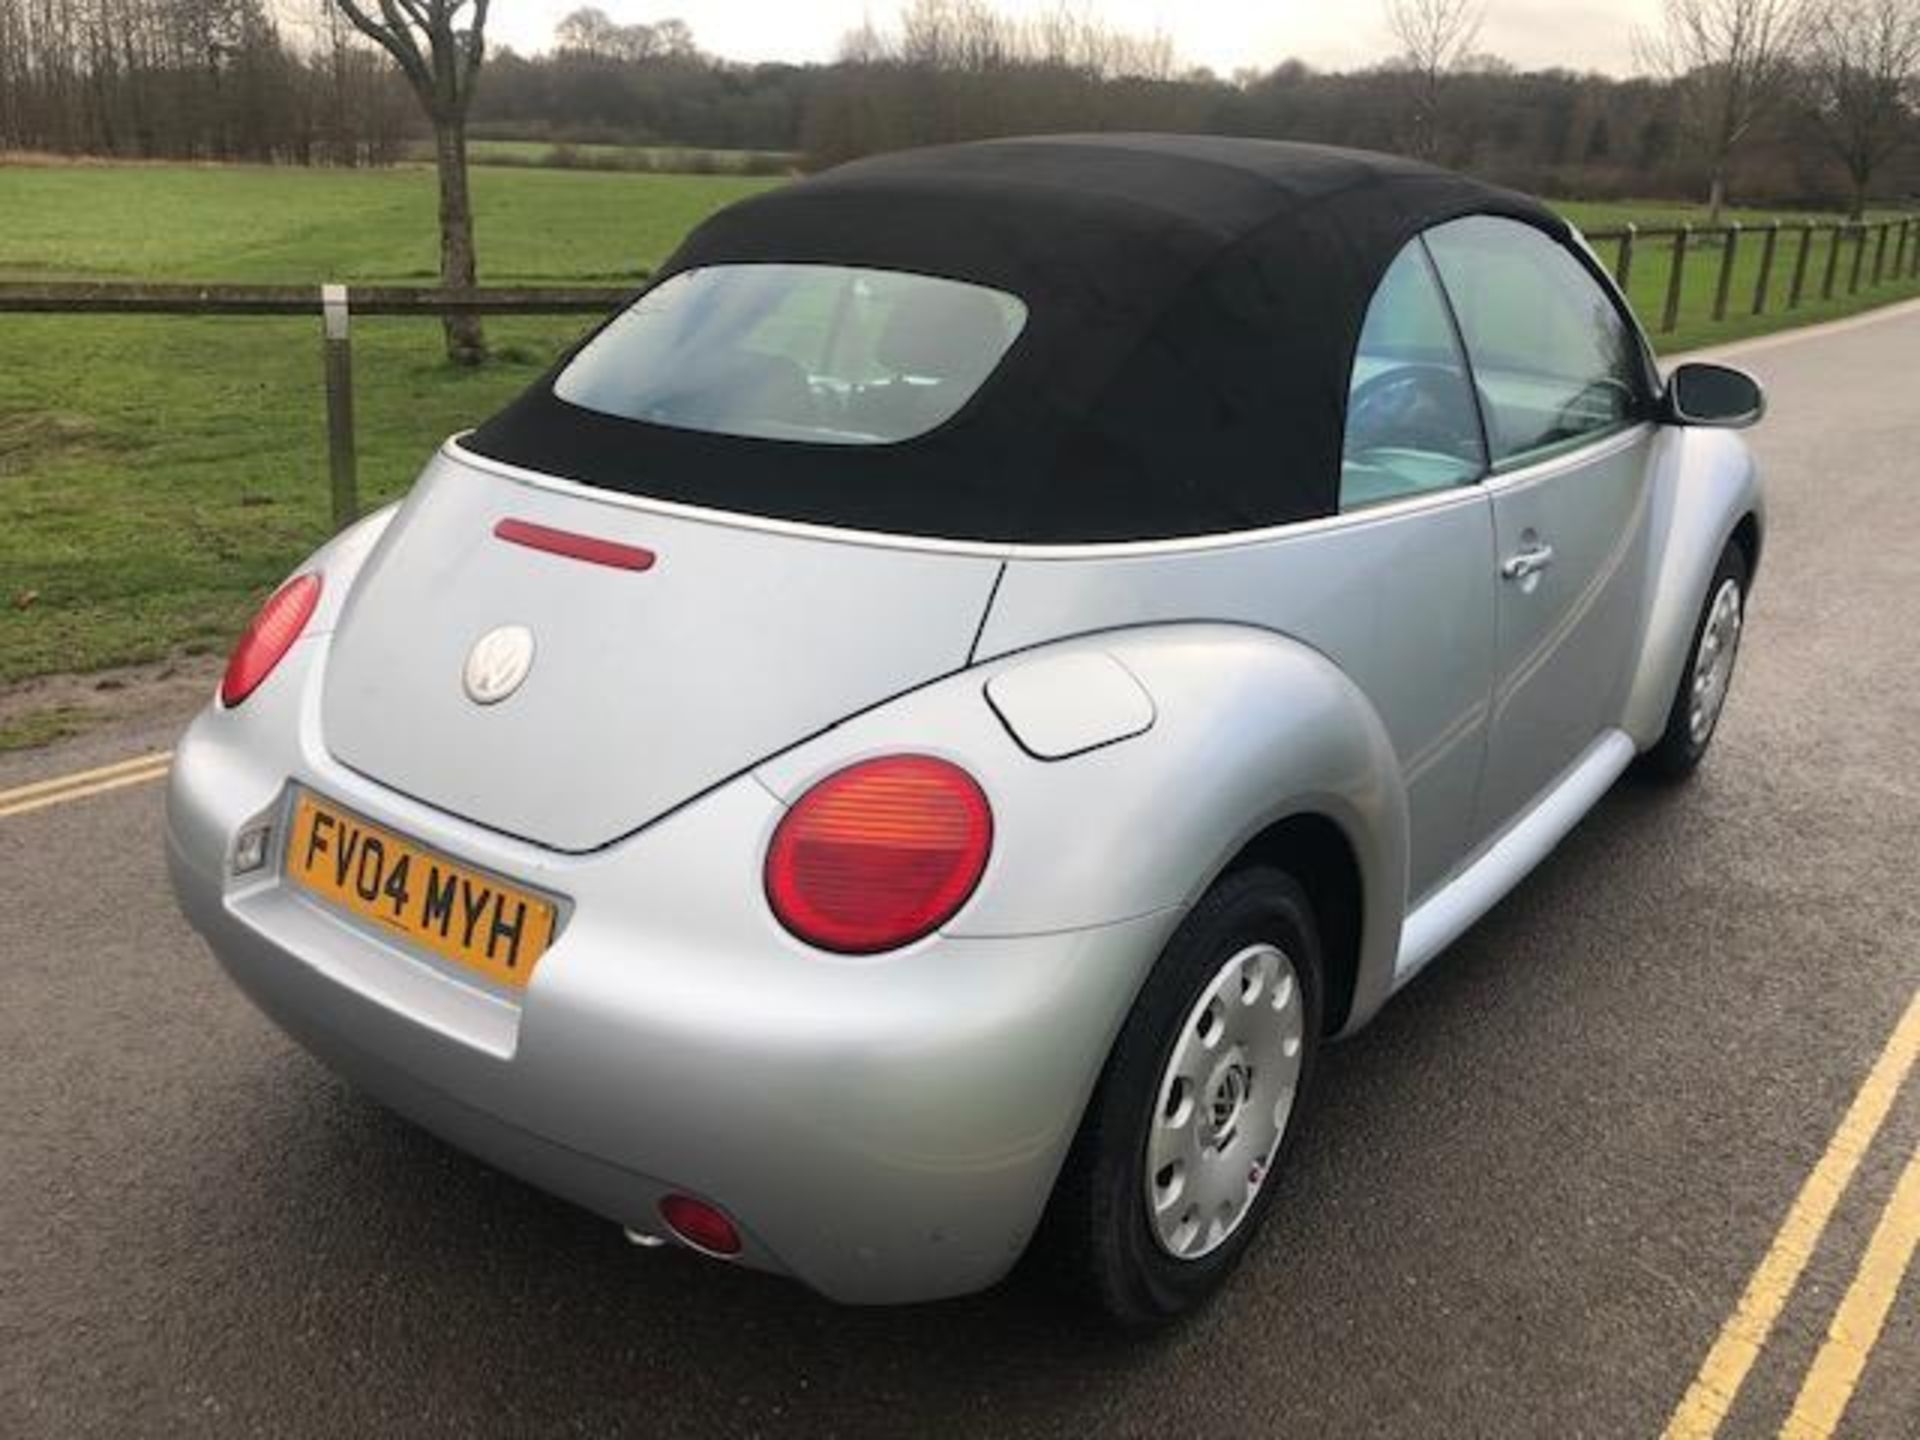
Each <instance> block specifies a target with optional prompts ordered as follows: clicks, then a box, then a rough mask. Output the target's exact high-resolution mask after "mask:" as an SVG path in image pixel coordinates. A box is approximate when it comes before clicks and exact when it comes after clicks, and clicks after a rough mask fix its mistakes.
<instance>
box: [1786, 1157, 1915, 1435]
mask: <svg viewBox="0 0 1920 1440" xmlns="http://www.w3.org/2000/svg"><path fill="white" fill-rule="evenodd" d="M1916 1245H1920V1149H1916V1150H1915V1151H1914V1152H1913V1156H1912V1158H1911V1159H1909V1160H1908V1161H1907V1168H1906V1169H1905V1170H1904V1171H1903V1172H1902V1173H1901V1176H1900V1183H1899V1184H1897V1185H1896V1186H1894V1188H1893V1197H1892V1198H1891V1199H1890V1200H1888V1201H1887V1208H1886V1209H1885V1210H1883V1211H1881V1212H1880V1223H1879V1224H1878V1225H1876V1226H1874V1230H1873V1238H1872V1239H1871V1240H1869V1241H1868V1242H1867V1253H1866V1254H1865V1255H1863V1256H1861V1257H1860V1268H1859V1269H1858V1270H1857V1271H1855V1272H1854V1276H1853V1284H1851V1285H1849V1286H1848V1287H1847V1293H1846V1296H1845V1298H1843V1299H1842V1300H1841V1301H1840V1308H1839V1309H1838V1310H1836V1311H1835V1312H1834V1316H1833V1324H1832V1325H1830V1326H1828V1327H1827V1340H1826V1343H1825V1344H1824V1345H1822V1346H1821V1347H1820V1353H1819V1354H1818V1355H1816V1356H1815V1357H1814V1360H1813V1368H1812V1369H1810V1370H1808V1371H1807V1378H1806V1380H1805V1381H1804V1382H1803V1383H1802V1384H1801V1386H1800V1395H1799V1398H1798V1399H1796V1400H1795V1401H1794V1402H1793V1413H1792V1414H1790V1415H1789V1416H1788V1417H1787V1423H1786V1424H1785V1425H1783V1426H1782V1427H1781V1429H1780V1435H1781V1440H1827V1437H1828V1436H1830V1435H1832V1434H1833V1432H1834V1430H1835V1429H1836V1428H1837V1427H1838V1426H1839V1424H1840V1417H1841V1416H1842V1415H1844V1414H1845V1413H1846V1410H1847V1403H1848V1402H1849V1401H1850V1400H1852V1399H1853V1388H1854V1386H1856V1385H1858V1384H1859V1383H1860V1372H1861V1371H1862V1370H1864V1369H1866V1367H1867V1357H1868V1356H1869V1355H1871V1354H1872V1353H1873V1347H1874V1346H1875V1345H1876V1344H1877V1343H1878V1342H1879V1339H1880V1327H1881V1326H1882V1325H1884V1324H1885V1323H1886V1320H1887V1311H1889V1310H1891V1309H1892V1308H1893V1297H1894V1296H1895V1295H1896V1294H1898V1293H1899V1291H1900V1281H1901V1280H1902V1279H1903V1278H1904V1277H1905V1275H1906V1273H1907V1266H1908V1265H1910V1264H1911V1263H1912V1262H1913V1252H1914V1247H1915V1246H1916Z"/></svg>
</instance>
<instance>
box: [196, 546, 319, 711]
mask: <svg viewBox="0 0 1920 1440" xmlns="http://www.w3.org/2000/svg"><path fill="white" fill-rule="evenodd" d="M319 603H320V577H319V576H318V575H314V574H311V573H309V574H306V575H296V576H294V577H293V579H291V580H289V581H288V582H287V583H286V584H284V585H282V586H281V587H280V588H279V589H278V590H276V591H274V592H273V594H272V595H271V596H269V597H268V599H267V603H266V604H264V605H262V606H261V607H260V613H259V614H258V615H255V616H254V617H253V623H252V624H250V625H248V626H247V629H246V633H245V634H243V635H242V636H241V637H240V642H239V643H238V644H237V645H235V646H234V647H233V655H232V656H231V657H230V658H229V659H228V661H227V673H226V675H225V676H224V677H222V679H221V681H220V703H221V704H223V705H227V706H233V705H238V704H239V703H240V702H241V701H242V700H244V699H246V698H247V696H249V695H251V694H252V693H253V692H254V691H255V690H257V689H259V688H260V682H261V681H262V680H265V679H266V678H267V676H269V675H271V674H272V673H273V667H274V666H276V665H278V664H279V663H280V659H281V657H282V656H283V655H285V654H286V653H287V651H288V650H290V649H291V648H293V642H294V641H296V640H298V639H299V638H300V632H301V631H302V630H304V629H306V628H307V621H309V620H311V619H312V618H313V608H314V606H316V605H318V604H319Z"/></svg>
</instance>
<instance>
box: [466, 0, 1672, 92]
mask: <svg viewBox="0 0 1920 1440" xmlns="http://www.w3.org/2000/svg"><path fill="white" fill-rule="evenodd" d="M579 3H582V0H494V5H493V12H492V18H491V19H490V20H489V22H488V29H489V30H490V31H491V32H492V34H493V37H494V39H495V42H496V43H500V44H507V45H511V46H513V48H514V49H516V50H520V51H522V52H527V51H533V50H544V49H546V48H547V47H548V45H550V44H551V43H552V39H553V26H554V22H555V21H557V20H558V19H559V18H560V17H561V16H562V15H565V14H566V13H567V12H568V11H569V10H572V9H574V8H575V7H576V5H577V4H579ZM1048 4H1049V0H999V5H998V8H1000V9H1002V10H1006V11H1012V12H1020V11H1034V10H1040V9H1044V8H1047V6H1048ZM599 6H600V8H601V9H602V10H605V11H606V12H607V13H608V14H609V15H611V16H612V17H613V18H614V19H615V20H618V21H621V22H622V23H630V22H632V21H635V20H658V19H662V18H664V17H666V16H668V15H678V16H679V17H680V18H681V19H683V20H685V21H686V22H687V23H688V24H689V25H691V26H692V27H693V34H694V39H695V40H696V41H698V42H699V44H700V47H701V48H702V49H703V50H708V51H711V52H713V53H715V54H717V55H724V56H726V57H728V58H729V59H735V60H826V59H831V58H832V56H833V53H834V50H835V48H836V47H837V46H838V44H839V41H840V37H841V36H842V35H843V34H845V33H846V32H847V31H848V30H851V29H853V28H854V27H856V26H858V25H859V23H860V20H861V17H862V16H863V15H867V14H871V15H872V17H873V18H874V20H875V21H876V22H879V23H882V24H884V23H885V22H887V21H889V20H891V18H892V17H893V16H894V15H895V14H896V13H898V8H899V7H898V6H897V5H896V4H894V3H891V0H879V3H866V0H775V3H769V0H679V3H678V4H674V3H672V0H668V3H665V4H657V3H653V0H599ZM1090 8H1091V9H1092V10H1093V11H1094V12H1095V13H1097V14H1098V15H1100V16H1102V17H1103V18H1105V19H1106V20H1107V21H1108V22H1109V23H1111V24H1113V25H1114V26H1116V27H1118V28H1121V29H1131V30H1154V29H1156V28H1157V29H1161V30H1164V31H1166V33H1167V34H1168V35H1170V36H1171V37H1172V38H1173V42H1174V45H1175V46H1176V47H1177V48H1178V50H1179V52H1180V55H1181V57H1182V59H1184V60H1186V61H1188V62H1189V63H1192V64H1200V65H1210V66H1212V67H1213V68H1214V69H1215V70H1217V71H1219V72H1220V73H1221V74H1223V75H1226V74H1231V73H1232V72H1233V71H1234V70H1237V69H1239V68H1241V67H1242V66H1255V67H1259V68H1263V69H1264V68H1267V67H1269V66H1272V65H1275V64H1277V63H1279V62H1280V61H1282V60H1285V59H1287V58H1288V57H1290V56H1293V57H1298V58H1299V59H1302V60H1305V61H1307V62H1308V63H1309V64H1312V65H1315V66H1317V67H1319V68H1321V69H1327V70H1344V69H1351V68H1353V67H1355V66H1360V65H1366V64H1370V63H1371V62H1373V61H1375V60H1380V59H1383V58H1385V57H1386V56H1387V55H1388V54H1390V53H1391V52H1392V51H1393V49H1394V46H1393V42H1392V39H1391V38H1390V37H1389V35H1388V33H1387V28H1386V25H1385V23H1384V21H1383V20H1382V18H1381V11H1382V7H1381V4H1380V0H1184V3H1169V0H1096V3H1094V4H1092V6H1091V7H1090ZM1659 10H1660V0H1615V3H1612V4H1607V3H1602V0H1488V4H1487V10H1486V23H1485V25H1484V26H1483V27H1482V28H1481V32H1480V43H1479V45H1478V46H1476V47H1475V48H1476V49H1479V50H1483V51H1488V52H1490V53H1492V54H1495V55H1500V56H1503V57H1505V58H1506V59H1508V60H1511V61H1512V62H1513V63H1514V64H1516V65H1518V66H1520V67H1521V68H1522V69H1537V68H1541V67H1544V66H1550V65H1561V66H1566V67H1568V68H1571V69H1576V70H1605V71H1608V72H1610V73H1613V74H1625V73H1627V72H1629V71H1631V70H1632V69H1633V51H1632V43H1631V35H1632V30H1633V27H1634V26H1635V25H1636V24H1646V23H1647V22H1648V21H1650V20H1653V19H1654V18H1656V17H1657V16H1658V14H1659Z"/></svg>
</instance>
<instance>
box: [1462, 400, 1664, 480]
mask: <svg viewBox="0 0 1920 1440" xmlns="http://www.w3.org/2000/svg"><path fill="white" fill-rule="evenodd" d="M1657 428H1658V427H1657V426H1656V425H1655V424H1654V422H1653V421H1651V420H1648V419H1644V418H1641V419H1632V420H1623V421H1621V422H1620V423H1619V424H1618V425H1615V426H1614V427H1612V428H1611V429H1608V430H1596V431H1594V432H1593V433H1592V434H1591V435H1581V436H1578V437H1576V439H1575V440H1574V441H1570V442H1568V446H1569V448H1565V449H1561V448H1558V447H1556V448H1554V449H1553V450H1552V451H1551V452H1547V451H1541V450H1535V451H1530V452H1528V453H1526V454H1523V455H1519V456H1516V457H1515V458H1516V459H1517V460H1518V461H1519V462H1520V463H1519V464H1516V465H1515V466H1514V467H1513V468H1512V469H1510V470H1495V471H1494V472H1493V474H1491V475H1489V476H1488V477H1487V479H1486V480H1485V481H1484V482H1483V483H1484V485H1485V488H1486V489H1487V491H1488V492H1489V493H1491V494H1504V493H1506V492H1508V491H1511V490H1519V489H1522V488H1524V487H1525V486H1528V485H1531V484H1534V483H1536V482H1538V481H1541V480H1549V479H1552V478H1554V477H1556V476H1557V475H1559V474H1560V473H1561V471H1563V470H1577V469H1580V468H1581V467H1582V466H1585V465H1589V464H1592V463H1594V462H1595V461H1599V460H1606V459H1610V458H1611V457H1612V456H1614V455H1617V454H1619V453H1621V452H1623V451H1626V450H1630V449H1632V448H1633V446H1634V445H1635V444H1636V443H1638V442H1639V441H1640V440H1643V439H1645V438H1646V437H1647V436H1648V435H1651V434H1652V433H1653V431H1654V430H1655V429H1657Z"/></svg>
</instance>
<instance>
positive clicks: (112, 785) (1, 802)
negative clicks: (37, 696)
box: [0, 750, 173, 820]
mask: <svg viewBox="0 0 1920 1440" xmlns="http://www.w3.org/2000/svg"><path fill="white" fill-rule="evenodd" d="M172 763H173V752H172V751H171V750H161V751H158V752H156V753H154V754H152V755H140V756H136V757H135V758H134V759H132V760H122V761H120V762H118V763H117V764H113V765H102V766H100V767H99V769H97V770H80V771H76V772H75V773H73V774H71V775H59V776H56V777H54V778H53V779H51V780H38V781H35V782H34V783H33V784H31V785H21V786H17V787H16V788H14V789H12V790H0V820H5V819H7V818H8V817H9V816H13V815H27V814H30V813H32V812H33V811H35V810H45V809H47V808H48V807H50V806H53V805H64V804H66V803H67V801H69V800H84V799H85V798H86V797H87V796H89V795H103V794H105V793H106V792H107V791H109V790H122V789H125V788H126V787H127V786H129V785H144V784H146V783H147V782H148V781H149V780H158V779H161V778H162V777H163V776H165V775H166V773H167V767H168V766H170V765H171V764H172Z"/></svg>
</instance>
